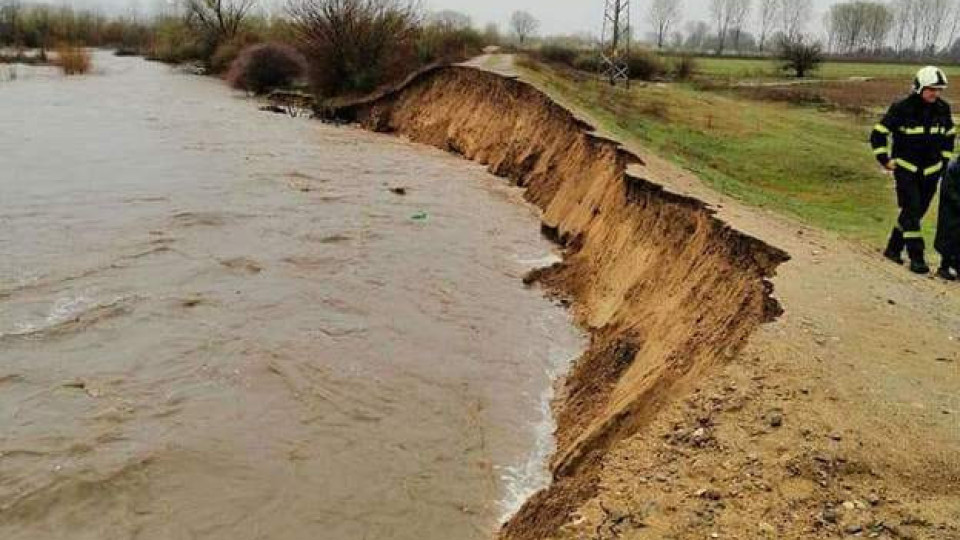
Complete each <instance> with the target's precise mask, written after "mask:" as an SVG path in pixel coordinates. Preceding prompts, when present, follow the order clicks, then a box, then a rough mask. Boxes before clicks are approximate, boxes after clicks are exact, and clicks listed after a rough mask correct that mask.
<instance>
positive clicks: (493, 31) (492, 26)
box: [483, 23, 502, 45]
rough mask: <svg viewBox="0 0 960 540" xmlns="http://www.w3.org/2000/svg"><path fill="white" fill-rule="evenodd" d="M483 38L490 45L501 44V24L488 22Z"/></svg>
mask: <svg viewBox="0 0 960 540" xmlns="http://www.w3.org/2000/svg"><path fill="white" fill-rule="evenodd" d="M483 39H484V41H486V42H487V44H489V45H499V44H500V42H501V41H502V40H501V38H500V26H499V25H498V24H497V23H487V25H486V26H485V27H484V28H483Z"/></svg>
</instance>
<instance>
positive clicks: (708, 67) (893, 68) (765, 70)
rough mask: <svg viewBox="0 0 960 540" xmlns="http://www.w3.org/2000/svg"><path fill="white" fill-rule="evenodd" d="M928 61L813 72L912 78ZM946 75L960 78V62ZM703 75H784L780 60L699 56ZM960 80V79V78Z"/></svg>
mask: <svg viewBox="0 0 960 540" xmlns="http://www.w3.org/2000/svg"><path fill="white" fill-rule="evenodd" d="M924 65H926V64H922V63H921V64H890V63H871V62H826V63H824V64H823V65H821V66H820V68H819V69H818V70H817V71H816V72H815V73H814V74H813V77H815V78H822V79H846V78H850V77H880V78H904V79H909V78H911V77H913V75H914V74H915V73H916V72H917V70H918V69H920V68H921V67H923V66H924ZM942 67H943V70H944V72H946V74H947V77H958V78H960V66H942ZM697 72H698V73H699V74H700V75H703V76H707V77H717V78H733V79H764V78H776V77H781V76H782V72H780V71H778V64H777V62H776V61H775V60H773V59H765V58H717V57H712V56H704V57H698V58H697ZM958 80H960V79H958Z"/></svg>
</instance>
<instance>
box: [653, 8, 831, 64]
mask: <svg viewBox="0 0 960 540" xmlns="http://www.w3.org/2000/svg"><path fill="white" fill-rule="evenodd" d="M812 13H813V4H812V0H756V2H754V0H710V23H709V24H708V23H707V22H704V21H692V22H690V23H688V24H687V26H686V35H684V34H683V33H682V32H679V31H678V30H677V28H678V26H679V25H680V22H681V21H682V19H683V5H682V0H651V1H650V4H649V9H648V11H647V16H648V20H649V24H650V25H651V26H652V27H653V30H654V40H655V41H656V44H657V47H658V48H663V47H664V46H665V45H667V44H668V42H669V43H671V44H672V45H674V46H678V45H683V46H687V47H689V46H691V45H694V46H695V48H698V49H703V48H704V47H706V46H709V47H710V48H711V50H713V51H714V52H715V53H716V54H723V53H724V51H725V50H726V49H727V47H728V46H729V47H732V48H733V49H734V50H736V51H742V50H743V49H744V45H749V46H748V47H747V48H748V49H751V50H753V49H756V50H759V51H761V52H762V51H763V50H764V48H765V47H766V46H767V44H768V41H769V39H770V37H771V36H773V35H775V34H776V35H778V36H780V37H782V38H784V39H787V40H789V41H796V40H797V39H799V38H800V36H802V35H803V34H804V32H805V30H806V25H807V23H808V21H809V20H810V17H811V15H812ZM751 26H754V27H755V28H756V29H757V33H758V37H754V35H753V34H752V33H751V32H749V31H748V28H749V27H751ZM745 37H746V38H749V39H748V40H746V41H747V43H744V38H745Z"/></svg>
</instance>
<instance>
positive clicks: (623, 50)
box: [600, 0, 632, 87]
mask: <svg viewBox="0 0 960 540" xmlns="http://www.w3.org/2000/svg"><path fill="white" fill-rule="evenodd" d="M631 34H632V29H631V28H630V0H604V8H603V35H602V36H601V38H600V76H601V77H602V78H603V79H604V80H606V81H609V82H610V84H611V85H612V86H616V85H617V84H620V83H623V84H625V85H626V86H627V87H629V86H630V64H629V63H628V60H629V58H630V41H631Z"/></svg>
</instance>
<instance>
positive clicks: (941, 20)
mask: <svg viewBox="0 0 960 540" xmlns="http://www.w3.org/2000/svg"><path fill="white" fill-rule="evenodd" d="M916 2H917V4H919V9H918V10H917V16H918V18H919V21H918V24H919V27H920V43H921V48H922V51H923V52H924V53H925V54H928V55H930V54H934V53H936V52H937V48H938V45H939V43H940V37H941V35H942V34H943V28H944V25H945V24H946V23H947V18H948V17H949V15H950V7H951V6H950V2H949V0H916Z"/></svg>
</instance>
